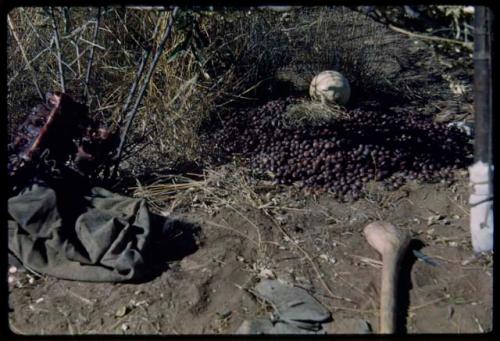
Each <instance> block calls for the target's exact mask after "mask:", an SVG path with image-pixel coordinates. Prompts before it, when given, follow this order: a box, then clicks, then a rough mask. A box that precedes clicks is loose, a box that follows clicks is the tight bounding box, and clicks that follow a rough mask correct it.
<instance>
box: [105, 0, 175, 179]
mask: <svg viewBox="0 0 500 341" xmlns="http://www.w3.org/2000/svg"><path fill="white" fill-rule="evenodd" d="M178 9H179V8H178V7H175V8H174V9H173V11H172V14H171V15H170V19H169V23H168V25H167V28H166V30H165V34H164V35H163V38H162V40H161V42H160V44H159V46H158V48H157V49H156V53H155V55H154V56H153V60H152V61H151V65H150V66H149V70H148V73H147V74H146V78H145V80H144V82H143V84H142V88H141V90H140V91H139V95H138V97H137V99H136V101H135V104H134V106H133V108H132V110H131V111H130V112H129V113H128V114H127V117H126V119H125V128H124V129H123V132H122V135H121V138H120V144H119V146H118V149H117V154H116V159H115V160H116V161H115V165H114V169H113V173H112V175H111V180H113V179H114V178H115V177H116V173H117V171H118V166H119V164H120V159H121V155H122V152H123V147H124V145H125V142H126V139H127V134H128V131H129V129H130V126H131V125H132V121H133V120H134V117H135V114H136V113H137V110H138V108H139V105H140V103H141V101H142V98H143V97H144V94H145V93H146V88H147V86H148V84H149V81H150V79H151V77H152V75H153V71H154V69H155V67H156V64H157V63H158V60H159V59H160V56H161V55H162V53H163V50H164V49H165V45H166V43H167V40H168V38H169V37H170V34H171V32H172V27H173V25H174V19H175V15H176V14H177V11H178Z"/></svg>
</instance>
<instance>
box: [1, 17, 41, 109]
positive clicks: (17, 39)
mask: <svg viewBox="0 0 500 341" xmlns="http://www.w3.org/2000/svg"><path fill="white" fill-rule="evenodd" d="M7 22H8V23H9V28H10V31H11V33H12V36H14V40H15V41H16V43H17V45H18V46H19V49H20V50H21V55H22V56H23V59H24V62H25V63H26V66H27V67H28V69H29V70H30V72H31V76H32V77H33V83H34V84H35V88H36V91H37V92H38V96H40V98H41V99H42V100H43V99H44V96H43V94H42V91H41V90H40V86H39V85H38V78H37V77H36V72H35V70H34V69H33V66H32V65H31V63H30V61H29V60H28V57H27V56H26V51H25V50H24V47H23V45H22V44H21V41H20V40H19V37H18V36H17V33H16V30H15V29H14V24H13V23H12V20H11V19H10V16H9V15H8V14H7Z"/></svg>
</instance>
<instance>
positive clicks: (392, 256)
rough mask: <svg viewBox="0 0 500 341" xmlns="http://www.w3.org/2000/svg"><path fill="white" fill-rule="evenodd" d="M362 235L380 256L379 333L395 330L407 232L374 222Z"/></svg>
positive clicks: (407, 241)
mask: <svg viewBox="0 0 500 341" xmlns="http://www.w3.org/2000/svg"><path fill="white" fill-rule="evenodd" d="M363 232H364V235H365V238H366V240H367V241H368V243H369V244H370V245H371V246H372V247H373V248H374V249H375V250H377V251H378V252H379V253H380V254H381V255H382V263H383V265H382V288H381V293H380V333H382V334H391V333H394V332H395V329H396V309H397V302H396V301H397V287H398V286H397V283H398V277H399V271H400V265H401V261H402V259H403V257H404V255H405V253H406V250H407V248H408V245H409V243H410V236H409V234H408V232H407V231H404V230H400V229H398V228H396V227H395V226H394V225H392V224H390V223H387V222H384V221H376V222H373V223H371V224H369V225H367V226H366V227H365V229H364V231H363Z"/></svg>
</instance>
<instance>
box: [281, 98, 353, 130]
mask: <svg viewBox="0 0 500 341" xmlns="http://www.w3.org/2000/svg"><path fill="white" fill-rule="evenodd" d="M285 115H286V117H287V120H288V122H287V123H288V124H290V125H291V126H299V127H302V126H304V127H307V126H311V125H312V126H314V125H320V124H322V123H331V122H332V121H335V120H348V119H350V115H349V113H348V112H347V111H346V110H345V109H343V108H342V107H341V106H338V105H333V104H328V103H321V102H316V101H307V100H306V101H301V102H300V103H297V104H291V105H290V106H289V107H288V108H287V111H286V113H285Z"/></svg>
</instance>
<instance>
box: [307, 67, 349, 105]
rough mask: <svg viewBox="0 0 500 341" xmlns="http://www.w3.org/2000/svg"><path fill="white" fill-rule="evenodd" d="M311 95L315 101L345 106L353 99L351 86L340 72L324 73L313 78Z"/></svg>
mask: <svg viewBox="0 0 500 341" xmlns="http://www.w3.org/2000/svg"><path fill="white" fill-rule="evenodd" d="M309 95H310V96H311V98H313V99H319V100H321V101H325V102H328V103H338V104H342V105H345V104H346V103H347V102H348V101H349V98H350V97H351V86H350V85H349V81H348V80H347V79H346V78H345V77H344V76H343V75H342V74H341V73H340V72H337V71H331V70H328V71H323V72H321V73H319V74H318V75H317V76H316V77H314V78H313V80H312V82H311V85H310V86H309Z"/></svg>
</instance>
